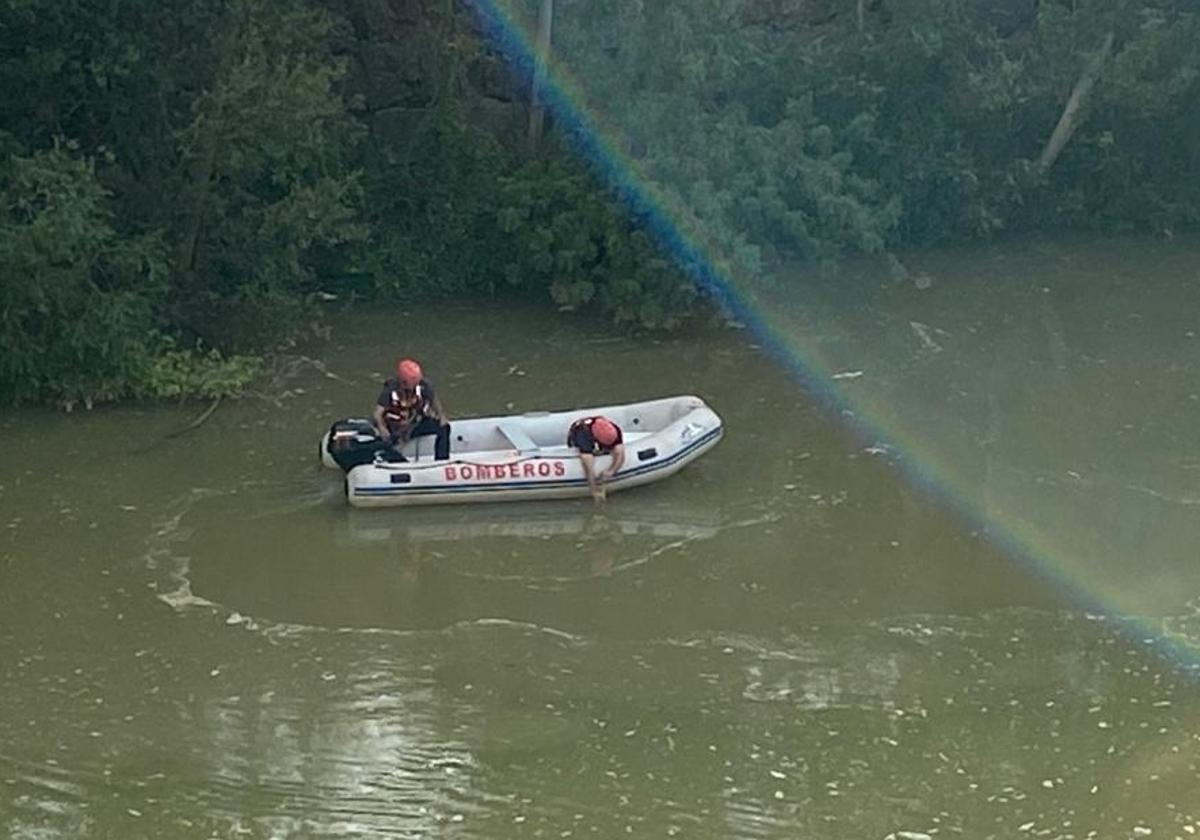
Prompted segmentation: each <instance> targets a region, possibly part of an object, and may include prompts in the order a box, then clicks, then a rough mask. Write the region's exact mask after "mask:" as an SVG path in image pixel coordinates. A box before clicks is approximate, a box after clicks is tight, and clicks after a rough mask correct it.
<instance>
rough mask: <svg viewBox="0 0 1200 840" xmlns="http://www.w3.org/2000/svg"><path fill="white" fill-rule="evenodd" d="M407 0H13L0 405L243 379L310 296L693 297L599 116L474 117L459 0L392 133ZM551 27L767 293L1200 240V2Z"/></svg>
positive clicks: (677, 303) (171, 392)
mask: <svg viewBox="0 0 1200 840" xmlns="http://www.w3.org/2000/svg"><path fill="white" fill-rule="evenodd" d="M394 1H395V0H296V1H295V2H292V3H276V2H272V0H122V2H121V3H93V2H88V0H21V2H7V3H0V32H3V33H4V35H5V37H4V38H3V39H0V89H3V90H4V92H5V95H4V96H3V97H0V126H3V129H0V398H4V399H9V400H14V399H15V400H31V399H50V400H54V401H58V402H60V403H63V404H67V405H70V404H75V403H77V402H85V403H86V402H90V401H94V400H98V399H115V398H118V397H123V396H128V397H146V396H160V397H161V396H171V397H175V396H183V395H186V394H203V395H216V394H222V393H230V392H234V391H236V390H237V389H238V388H240V387H242V386H243V385H244V384H245V383H246V382H247V381H248V380H249V378H250V377H252V376H253V375H254V372H255V364H256V363H255V362H254V356H253V354H255V353H260V352H262V351H264V350H266V349H269V348H271V347H273V346H278V345H280V344H284V343H287V342H290V341H293V340H295V339H296V338H297V337H298V336H300V335H302V334H303V333H304V331H305V330H307V329H309V327H310V326H312V325H313V324H314V319H315V317H316V315H315V311H314V308H313V306H312V305H311V303H310V301H311V300H312V298H313V297H314V296H315V294H316V293H317V292H326V291H328V292H336V293H349V294H353V295H374V296H378V297H381V298H384V299H413V298H418V299H426V298H430V297H435V296H443V297H444V296H455V297H466V296H470V297H472V298H477V297H479V296H481V295H486V296H491V297H493V298H499V297H503V296H515V295H519V296H525V297H529V298H533V299H541V300H546V301H547V302H549V303H552V304H554V305H557V306H558V307H559V308H561V309H564V310H573V311H581V312H588V313H598V314H600V315H602V316H604V317H608V318H611V319H612V320H613V321H615V322H616V323H618V324H621V325H626V326H629V327H638V328H655V329H657V328H671V327H675V326H677V325H679V324H680V323H682V322H684V321H685V320H686V319H687V318H688V317H690V316H691V315H692V314H693V313H695V312H696V311H697V309H698V308H699V304H700V302H701V297H700V296H699V295H698V294H697V292H696V291H695V289H694V287H693V286H692V285H691V284H690V283H689V282H688V281H687V279H686V278H685V275H684V273H683V267H680V266H678V265H677V264H676V263H675V260H676V259H677V257H676V256H675V255H671V254H667V253H665V252H664V251H663V250H662V247H663V246H662V243H660V242H657V241H655V240H654V238H653V237H652V236H651V234H650V230H649V229H648V228H647V227H646V222H647V220H646V219H645V218H642V217H639V216H638V215H636V214H637V213H638V212H641V211H640V210H633V209H631V208H629V207H628V206H626V205H625V204H624V203H623V201H622V200H621V199H620V198H619V197H618V195H617V194H616V193H615V192H614V185H612V184H606V183H604V182H602V180H601V179H600V176H598V175H597V174H596V173H595V172H593V171H591V170H590V169H589V167H588V164H587V162H582V161H579V160H578V159H577V158H576V157H575V156H574V154H573V153H571V152H570V151H568V150H569V149H572V148H587V147H589V144H587V143H583V144H580V143H578V142H575V141H577V140H579V139H581V138H579V137H575V136H573V134H574V133H575V132H578V131H580V130H582V129H581V127H580V126H578V125H572V124H570V122H569V121H568V120H565V119H563V116H564V115H561V114H560V115H557V116H555V115H552V117H551V121H550V122H551V126H552V128H551V131H550V138H549V140H548V141H547V142H545V143H543V146H542V148H541V149H539V150H537V151H536V152H534V153H532V154H531V153H529V152H528V151H525V150H524V148H523V144H521V142H520V141H521V140H522V138H520V137H516V136H501V135H494V134H491V133H489V131H486V130H484V129H483V128H482V127H481V126H479V125H474V124H472V120H473V119H474V117H472V116H470V115H472V114H479V113H481V111H480V109H479V107H478V106H479V104H480V102H479V99H480V97H479V90H477V89H473V87H472V85H473V83H472V82H471V81H470V79H471V78H472V73H475V72H477V71H478V68H479V67H481V66H484V64H481V63H480V62H482V61H484V60H485V59H488V60H489V61H490V59H489V57H488V56H487V52H488V49H489V47H488V45H487V44H485V43H484V42H483V41H481V40H480V38H481V36H480V33H479V30H478V29H477V28H476V27H475V26H473V25H472V24H471V23H469V22H468V21H467V20H466V19H465V17H464V14H465V13H464V11H463V9H462V8H461V7H457V6H455V5H453V4H451V5H448V6H442V5H436V8H435V7H434V6H430V5H428V4H425V5H420V4H418V6H419V8H420V10H421V15H422V20H421V21H420V24H419V26H420V29H421V32H423V33H425V35H427V37H425V38H423V39H422V40H421V41H420V46H419V53H420V54H419V56H417V58H415V59H414V60H413V62H412V66H413V67H416V68H419V72H418V75H421V76H422V78H416V77H414V76H413V74H412V73H408V74H407V75H404V74H397V75H396V81H395V85H397V86H399V87H402V88H404V95H405V96H407V95H409V94H414V92H415V93H419V94H420V95H421V96H422V97H424V99H423V100H422V102H421V106H420V108H417V107H409V106H408V105H406V106H405V109H401V108H397V109H396V113H393V114H392V115H391V117H389V119H392V120H393V121H396V120H398V121H400V122H402V123H404V124H403V125H402V126H401V128H402V129H403V130H405V131H409V132H410V133H411V143H410V144H409V148H408V149H407V153H406V154H399V155H397V154H393V151H394V150H389V149H388V148H386V144H385V143H383V142H380V139H381V138H379V137H375V138H370V137H369V136H368V133H367V132H366V131H364V128H363V126H362V124H361V122H360V119H359V117H360V115H361V114H362V113H364V101H368V100H369V97H364V96H363V94H366V93H368V91H366V90H355V85H359V86H362V85H364V84H366V82H364V79H366V77H368V76H369V75H370V72H369V71H370V69H371V68H370V66H369V63H368V62H366V61H365V60H363V63H362V64H361V65H359V66H358V68H357V69H358V71H359V72H357V73H355V72H353V70H354V69H355V65H354V62H355V60H356V57H357V56H360V55H362V54H365V53H367V52H369V49H367V47H369V46H370V45H367V44H365V43H364V41H366V40H370V39H378V38H385V37H387V36H388V35H389V34H390V33H391V32H392V28H393V27H396V26H399V28H401V29H402V28H403V27H404V26H408V25H409V24H408V23H407V22H405V23H403V24H399V23H398V22H399V21H401V19H402V18H403V19H404V20H405V21H407V20H408V19H407V17H406V14H407V8H408V7H406V13H405V14H395V13H394V12H395V10H394V9H389V4H390V3H392V2H394ZM499 2H500V3H501V4H502V6H503V7H504V8H505V9H506V10H507V11H508V12H510V13H511V14H513V15H514V16H516V17H518V18H523V19H526V20H532V19H533V18H535V17H536V5H537V4H536V2H534V0H499ZM859 8H861V9H862V10H863V11H864V13H865V14H864V16H863V18H862V19H861V20H860V19H859V17H858V14H857V12H858V9H859ZM554 26H555V30H554V51H555V60H556V62H557V67H558V71H559V72H557V75H556V76H555V77H556V78H558V79H559V80H565V81H569V82H571V85H570V87H568V88H565V90H567V91H568V92H569V93H570V94H571V96H572V98H573V99H575V100H577V101H578V102H579V103H580V104H582V105H584V106H586V107H588V108H590V109H592V111H593V113H595V114H597V115H598V116H599V117H600V118H601V121H602V122H603V124H604V125H605V126H606V129H605V136H604V137H603V138H602V139H603V141H604V142H605V143H606V144H611V146H612V148H613V149H614V150H615V154H616V159H617V161H618V162H619V163H620V165H621V168H622V169H623V170H625V171H623V172H622V175H623V176H626V177H628V178H631V179H633V181H634V182H635V183H636V184H637V185H638V187H639V189H640V190H641V192H642V198H643V199H644V200H645V201H646V202H648V203H650V204H652V205H653V206H654V207H655V208H656V209H657V210H659V211H661V212H662V213H663V214H664V215H665V216H666V217H667V218H669V219H670V220H671V222H672V223H673V224H675V225H676V226H677V227H678V229H679V233H680V235H681V236H682V237H683V238H684V239H686V240H687V241H689V242H691V243H695V244H697V245H698V246H699V247H700V249H701V250H702V251H703V253H704V256H705V257H706V258H707V259H709V260H711V261H712V262H714V263H715V265H716V266H717V267H718V268H719V269H720V270H723V271H725V272H726V273H729V274H732V275H733V276H735V277H738V278H741V279H747V278H759V277H762V276H765V275H766V274H767V273H768V271H769V268H770V266H771V265H772V264H773V263H774V262H775V261H776V260H778V259H781V258H791V257H797V256H798V257H802V258H807V259H811V260H814V261H818V262H823V261H829V260H834V259H836V258H838V257H839V256H840V255H842V254H844V253H846V252H865V253H879V252H883V253H886V251H887V249H889V248H891V247H894V246H898V245H918V244H922V243H930V242H937V241H944V240H954V239H964V238H970V237H982V236H992V235H995V234H996V233H998V232H1001V231H1005V230H1015V229H1020V228H1022V227H1029V228H1037V229H1042V230H1048V229H1062V228H1096V229H1104V230H1126V229H1128V230H1150V231H1155V232H1161V231H1172V230H1176V229H1182V228H1185V227H1188V226H1196V225H1198V224H1200V155H1198V154H1197V148H1198V146H1197V143H1196V138H1198V137H1200V12H1197V10H1196V9H1195V8H1194V4H1188V3H1182V2H1179V0H1041V2H1037V3H1034V2H1015V3H1002V4H995V3H989V2H986V0H884V2H867V3H865V4H863V5H861V6H859V5H857V4H853V3H837V2H825V0H814V2H805V3H780V2H773V0H672V2H669V3H663V2H659V3H647V2H645V1H644V0H556V2H555V13H554ZM388 55H393V56H394V55H400V53H399V52H391V53H388ZM406 59H407V56H406V57H405V58H404V59H401V61H403V60H406ZM487 66H491V65H487ZM1092 66H1096V67H1099V74H1098V76H1097V77H1096V84H1095V86H1094V89H1093V90H1092V92H1091V94H1090V96H1089V97H1088V98H1087V99H1086V101H1084V102H1083V107H1082V109H1081V110H1080V111H1079V113H1078V114H1077V117H1076V120H1075V122H1074V124H1073V126H1072V128H1073V133H1072V134H1071V136H1070V138H1069V140H1068V142H1067V143H1066V144H1065V146H1064V147H1063V149H1062V151H1061V153H1060V154H1057V155H1049V156H1046V157H1045V159H1043V155H1042V151H1043V149H1044V148H1045V147H1046V144H1047V139H1048V138H1049V137H1050V135H1051V132H1052V131H1053V130H1054V128H1055V125H1056V123H1057V122H1058V121H1059V119H1060V116H1061V115H1062V114H1063V111H1064V106H1065V104H1066V102H1067V100H1068V97H1069V96H1070V95H1071V92H1072V90H1073V89H1074V88H1075V87H1076V85H1077V83H1078V82H1079V80H1080V78H1081V74H1083V73H1084V72H1085V68H1088V67H1092ZM472 68H474V69H472ZM563 71H566V72H563ZM552 75H554V74H552ZM576 83H577V84H576ZM505 95H507V94H503V93H502V94H501V96H505ZM383 99H386V100H387V101H388V102H389V103H391V102H393V101H396V100H395V98H394V97H391V96H390V95H388V96H384V97H383ZM492 104H493V105H494V104H495V103H494V102H493V103H492ZM371 107H372V108H375V107H388V106H386V105H382V106H381V105H379V104H378V103H374V104H372V106H371ZM516 107H518V108H519V107H520V106H519V103H517V105H516ZM374 116H375V118H377V119H378V118H379V116H380V114H379V113H375V114H374ZM510 130H511V127H510ZM587 139H588V140H591V139H593V138H587ZM372 140H374V141H375V142H372ZM518 146H521V147H522V148H521V149H520V150H519V149H518ZM591 147H592V148H594V144H592V145H591Z"/></svg>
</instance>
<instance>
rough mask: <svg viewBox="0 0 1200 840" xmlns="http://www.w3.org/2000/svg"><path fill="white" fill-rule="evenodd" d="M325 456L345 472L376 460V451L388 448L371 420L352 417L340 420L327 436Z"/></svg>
mask: <svg viewBox="0 0 1200 840" xmlns="http://www.w3.org/2000/svg"><path fill="white" fill-rule="evenodd" d="M324 448H325V452H324V453H322V455H323V456H324V455H325V454H326V453H328V456H329V457H330V458H332V459H333V461H334V463H336V464H337V465H338V466H339V467H341V468H342V469H343V470H344V471H345V472H350V470H352V469H354V468H355V467H357V466H359V465H361V464H369V463H371V462H372V461H374V460H375V453H376V452H379V451H380V450H383V449H386V448H387V443H386V442H385V441H384V440H382V439H381V438H380V437H379V433H378V432H376V431H375V426H374V425H372V423H371V421H370V420H363V419H361V418H355V417H351V418H349V419H346V420H338V421H337V422H336V423H334V424H333V425H332V426H331V427H330V428H329V434H327V435H326V436H325V444H324Z"/></svg>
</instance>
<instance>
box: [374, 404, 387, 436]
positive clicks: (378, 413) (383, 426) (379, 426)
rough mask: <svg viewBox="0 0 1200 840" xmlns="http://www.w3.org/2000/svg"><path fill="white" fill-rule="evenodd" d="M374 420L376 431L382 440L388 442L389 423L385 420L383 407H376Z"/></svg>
mask: <svg viewBox="0 0 1200 840" xmlns="http://www.w3.org/2000/svg"><path fill="white" fill-rule="evenodd" d="M372 418H373V419H374V420H375V431H377V432H378V433H379V436H380V437H381V438H383V439H384V440H387V439H388V437H389V435H388V427H387V421H385V420H384V419H383V406H381V405H376V406H375V413H374V414H373V415H372Z"/></svg>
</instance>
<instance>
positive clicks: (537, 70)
mask: <svg viewBox="0 0 1200 840" xmlns="http://www.w3.org/2000/svg"><path fill="white" fill-rule="evenodd" d="M553 20H554V0H542V5H541V8H540V9H539V10H538V28H537V42H536V44H535V45H534V57H533V61H534V64H533V89H532V90H531V91H530V95H529V151H530V152H536V151H537V148H538V146H539V145H540V144H541V142H542V128H543V127H544V125H545V122H546V106H545V103H544V102H543V101H542V88H543V87H544V86H545V84H546V62H547V60H548V59H549V56H550V34H551V30H552V27H553Z"/></svg>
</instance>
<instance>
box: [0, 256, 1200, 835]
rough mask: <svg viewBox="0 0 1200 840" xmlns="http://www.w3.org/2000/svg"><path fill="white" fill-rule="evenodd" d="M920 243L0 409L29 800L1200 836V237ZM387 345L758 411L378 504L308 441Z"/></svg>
mask: <svg viewBox="0 0 1200 840" xmlns="http://www.w3.org/2000/svg"><path fill="white" fill-rule="evenodd" d="M907 262H908V267H909V269H910V272H911V273H910V276H909V278H908V279H905V280H898V279H893V278H891V277H890V276H889V275H888V274H887V273H886V272H882V271H879V270H873V269H869V268H861V269H856V270H850V269H847V270H845V271H843V272H842V273H841V274H839V275H837V276H820V277H817V276H814V277H812V278H809V277H807V276H805V275H803V274H802V273H800V272H797V276H795V277H792V278H790V279H789V281H788V282H781V283H780V285H779V287H778V288H777V289H775V290H773V291H771V292H769V293H767V294H766V295H765V296H764V298H763V300H764V304H763V309H762V310H761V312H762V313H763V314H764V317H765V318H766V319H767V320H768V321H769V322H770V324H771V325H772V328H773V330H774V339H773V340H769V339H768V338H767V337H766V336H762V335H756V334H754V331H753V330H751V329H741V330H739V329H727V328H721V329H716V328H714V329H712V330H708V331H699V332H696V333H694V334H690V335H687V336H681V337H676V338H670V339H665V340H654V339H648V338H625V337H620V336H616V335H613V334H611V333H610V332H609V331H608V330H606V329H605V328H604V327H603V326H602V325H597V324H594V323H591V324H589V323H586V322H579V321H572V320H569V319H564V318H563V316H560V315H555V314H553V313H548V312H546V311H545V310H542V309H535V308H530V309H522V308H517V307H508V306H506V307H504V308H503V309H501V310H498V311H490V310H488V309H487V308H486V307H474V308H469V309H467V308H453V307H442V308H423V309H421V310H420V311H416V312H411V313H408V312H402V311H400V310H397V311H394V312H378V311H375V312H359V313H357V314H355V315H353V316H350V315H347V314H345V313H342V314H334V315H332V316H331V321H330V322H331V326H332V328H333V329H332V338H331V339H330V341H329V342H327V343H324V344H321V345H318V346H316V347H313V348H309V349H308V353H309V355H310V356H311V357H313V358H314V359H316V360H317V361H318V362H319V363H318V364H308V363H297V364H296V365H294V366H293V367H292V369H291V370H290V371H288V373H287V375H286V376H285V377H282V378H280V379H279V381H278V382H277V384H276V385H275V387H273V388H271V389H270V390H269V391H264V392H263V393H262V394H260V395H258V396H254V397H249V398H247V399H244V400H240V401H237V402H233V403H226V404H224V405H221V406H220V407H219V409H218V410H217V411H216V412H215V413H213V415H212V416H211V417H210V418H209V419H208V420H207V421H206V422H205V423H203V424H202V425H201V426H199V427H198V428H195V429H193V430H191V431H188V432H186V433H184V434H179V435H173V433H174V432H177V431H178V430H179V429H181V428H182V427H184V426H186V425H187V424H188V423H189V421H191V420H192V419H193V418H194V417H196V416H197V415H198V414H199V413H200V412H201V411H202V410H203V408H204V406H200V405H194V404H193V405H187V406H182V407H178V406H169V407H146V408H137V407H123V408H115V409H110V408H106V409H103V410H96V411H93V412H90V413H77V414H73V415H63V414H56V413H52V412H47V411H40V410H21V411H8V412H6V413H4V414H0V451H2V452H3V456H0V686H2V688H0V836H2V837H13V838H37V839H38V840H42V839H43V838H46V839H47V840H48V839H49V838H78V837H82V838H110V837H111V838H140V837H161V838H184V840H188V839H189V838H210V837H219V838H241V837H246V838H302V837H398V838H425V837H438V838H441V837H445V838H526V837H547V838H558V837H577V838H587V837H597V838H613V837H674V836H678V837H694V838H847V840H850V838H854V839H855V840H857V838H878V840H883V838H886V837H888V836H893V835H894V837H896V838H905V837H907V838H921V837H925V836H927V837H930V838H938V837H943V838H944V837H964V838H990V837H994V838H1014V837H1025V836H1029V837H1057V838H1088V837H1095V838H1126V837H1154V838H1158V837H1167V838H1169V837H1176V836H1179V837H1189V836H1195V833H1196V832H1197V831H1198V830H1200V779H1198V769H1197V768H1198V764H1200V682H1198V681H1200V673H1198V671H1197V664H1198V663H1200V610H1198V609H1197V604H1198V602H1200V563H1197V559H1198V558H1197V546H1198V545H1200V445H1198V444H1197V430H1198V429H1200V422H1198V421H1200V397H1198V395H1200V352H1198V348H1200V337H1197V334H1198V333H1200V315H1198V314H1197V313H1200V246H1198V245H1197V244H1196V243H1181V242H1179V241H1175V242H1170V243H1159V242H1137V241H1134V242H1114V241H1103V242H1074V243H1065V244H1064V243H1058V244H1053V243H1012V244H1009V245H1008V246H1005V247H1004V248H995V249H971V250H962V251H955V252H939V253H936V254H923V255H916V256H913V257H910V258H909V259H908V260H907ZM397 353H411V354H413V355H416V356H417V357H419V358H420V359H422V361H423V362H424V363H425V367H426V372H427V374H428V376H429V377H430V378H431V379H432V380H433V381H434V382H435V384H436V385H437V386H438V387H439V389H440V391H441V393H442V395H443V397H444V400H445V402H446V404H447V408H448V409H449V410H450V411H451V412H452V413H454V414H457V415H459V416H465V415H471V414H491V413H503V412H505V411H508V410H517V411H521V410H531V409H540V408H559V407H569V406H585V405H589V404H593V405H594V404H604V403H611V402H617V401H625V400H635V399H642V398H650V397H657V396H663V395H669V394H678V393H696V394H699V395H701V396H703V397H704V398H705V399H707V400H708V401H709V402H710V403H711V404H712V405H713V407H714V408H715V409H716V410H717V411H718V412H719V413H720V414H721V415H722V416H723V417H724V419H725V422H726V424H727V434H726V437H725V440H724V441H723V442H722V443H721V444H720V445H719V446H718V447H717V448H716V449H715V450H713V451H712V452H711V453H709V454H707V455H706V456H704V457H703V458H701V459H700V460H699V461H697V462H696V463H694V464H692V465H691V466H689V467H688V468H687V469H686V470H685V471H684V472H682V473H680V474H679V475H678V476H676V477H674V478H672V479H669V480H667V481H665V482H663V483H660V484H657V485H654V486H651V487H646V488H641V489H638V490H633V491H630V492H628V493H618V494H614V495H613V496H611V497H610V499H609V501H608V503H607V504H606V505H605V506H603V507H602V508H597V507H595V506H594V505H592V503H591V502H590V501H570V502H547V503H528V504H512V505H496V506H475V507H446V508H435V509H410V510H373V511H359V510H350V509H348V508H347V507H346V506H345V503H344V501H343V499H342V495H341V484H340V480H339V477H338V476H337V474H335V473H332V472H329V471H325V470H322V469H320V468H319V467H318V466H317V465H316V443H317V440H318V437H319V435H320V434H321V432H322V431H323V429H324V428H325V427H326V426H327V425H328V423H329V421H330V420H332V419H333V418H335V417H339V416H345V415H349V414H360V413H362V412H364V411H366V410H368V408H369V406H370V404H371V402H372V400H373V398H374V396H375V393H376V389H377V386H378V383H379V381H380V379H381V378H382V377H383V376H384V375H385V374H386V373H387V368H388V367H389V365H390V362H391V360H392V359H393V358H394V357H395V355H396V354H397ZM802 361H803V362H807V363H808V364H809V367H808V368H807V369H804V368H802V367H800V366H799V363H800V362H802ZM832 377H836V378H832Z"/></svg>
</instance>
